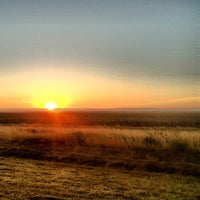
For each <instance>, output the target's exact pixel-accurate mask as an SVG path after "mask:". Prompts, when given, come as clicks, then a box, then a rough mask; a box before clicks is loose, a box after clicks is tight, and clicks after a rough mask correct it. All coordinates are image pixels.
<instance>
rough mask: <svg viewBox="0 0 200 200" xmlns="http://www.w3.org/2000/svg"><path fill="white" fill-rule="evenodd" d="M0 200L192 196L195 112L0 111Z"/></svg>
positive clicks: (198, 121) (198, 157)
mask: <svg viewBox="0 0 200 200" xmlns="http://www.w3.org/2000/svg"><path fill="white" fill-rule="evenodd" d="M0 123H1V125H0V198H1V199H136V200H139V199H191V200H192V199H196V200H197V199H200V195H199V194H200V186H199V185H200V179H199V178H200V131H199V127H200V115H199V112H63V113H59V112H58V113H56V112H40V113H38V112H33V113H2V114H0Z"/></svg>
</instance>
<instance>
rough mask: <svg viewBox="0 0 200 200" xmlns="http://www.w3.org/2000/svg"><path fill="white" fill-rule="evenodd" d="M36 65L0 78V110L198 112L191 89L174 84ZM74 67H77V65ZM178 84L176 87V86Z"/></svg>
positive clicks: (58, 66)
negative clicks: (49, 105) (47, 106)
mask: <svg viewBox="0 0 200 200" xmlns="http://www.w3.org/2000/svg"><path fill="white" fill-rule="evenodd" d="M68 65H70V69H66V68H64V67H62V65H61V64H57V66H55V64H54V65H50V64H45V67H44V64H35V65H34V67H30V68H29V70H21V71H20V70H18V71H17V72H15V73H7V74H4V75H3V76H1V79H0V85H2V86H4V87H2V88H1V94H2V97H1V99H0V108H44V106H45V104H46V103H47V102H49V101H52V102H55V103H56V104H57V105H58V107H60V108H117V107H136V108H138V107H151V108H152V107H153V108H155V107H158V108H198V106H199V102H200V101H199V97H198V96H197V95H195V91H194V90H193V89H192V86H191V85H180V84H179V82H177V81H175V80H168V81H167V80H154V79H153V78H151V79H150V78H148V77H146V78H145V77H143V78H142V77H138V78H137V77H135V78H134V79H132V80H130V79H123V80H122V79H117V78H112V79H111V78H110V77H107V76H105V75H103V74H97V73H92V72H88V71H83V70H80V69H79V70H72V69H73V68H75V67H73V64H68ZM76 65H77V64H76ZM176 82H177V83H176Z"/></svg>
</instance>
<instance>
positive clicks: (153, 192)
mask: <svg viewBox="0 0 200 200" xmlns="http://www.w3.org/2000/svg"><path fill="white" fill-rule="evenodd" d="M0 172H1V173H0V198H1V199H3V200H8V199H9V200H22V199H23V200H61V199H62V200H64V199H77V200H78V199H83V200H84V199H87V200H92V199H96V200H100V199H106V200H109V199H113V200H115V199H116V200H123V199H126V200H127V199H130V200H131V199H133V200H157V199H162V200H169V199H171V200H177V199H179V200H198V199H199V198H200V196H199V194H200V187H199V184H200V181H199V179H198V178H195V177H188V176H180V175H177V174H174V175H170V176H169V175H168V174H163V173H162V174H161V173H148V172H142V171H126V170H118V169H111V168H105V167H91V166H85V165H74V164H69V163H58V162H49V161H36V160H30V159H28V160H27V159H18V158H1V159H0Z"/></svg>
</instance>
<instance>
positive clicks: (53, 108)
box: [44, 102, 58, 111]
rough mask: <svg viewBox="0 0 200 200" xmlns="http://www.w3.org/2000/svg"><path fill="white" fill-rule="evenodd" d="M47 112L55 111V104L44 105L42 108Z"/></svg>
mask: <svg viewBox="0 0 200 200" xmlns="http://www.w3.org/2000/svg"><path fill="white" fill-rule="evenodd" d="M44 107H45V108H46V109H47V110H50V111H53V110H55V109H56V108H57V107H58V106H57V105H56V103H54V102H48V103H47V104H45V106H44Z"/></svg>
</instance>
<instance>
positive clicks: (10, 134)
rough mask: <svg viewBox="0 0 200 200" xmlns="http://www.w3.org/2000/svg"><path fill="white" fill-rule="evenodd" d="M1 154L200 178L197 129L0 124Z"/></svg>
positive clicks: (198, 135) (199, 152) (199, 146)
mask: <svg viewBox="0 0 200 200" xmlns="http://www.w3.org/2000/svg"><path fill="white" fill-rule="evenodd" d="M0 141H1V144H2V145H1V146H2V148H1V151H0V155H2V156H16V157H21V158H33V159H40V160H42V159H47V160H54V161H62V162H69V161H70V162H76V163H79V164H89V165H93V166H94V165H95V166H103V165H106V166H110V167H118V168H126V169H142V170H143V169H145V170H148V171H157V172H168V173H176V172H178V173H181V174H186V175H195V176H200V167H199V165H200V134H199V129H198V128H171V129H169V128H167V129H166V128H148V129H147V128H143V129H142V128H140V129H120V128H118V129H114V128H108V127H78V128H77V127H71V128H70V127H62V126H34V127H32V126H27V125H26V126H25V125H24V126H22V125H16V126H1V127H0Z"/></svg>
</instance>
